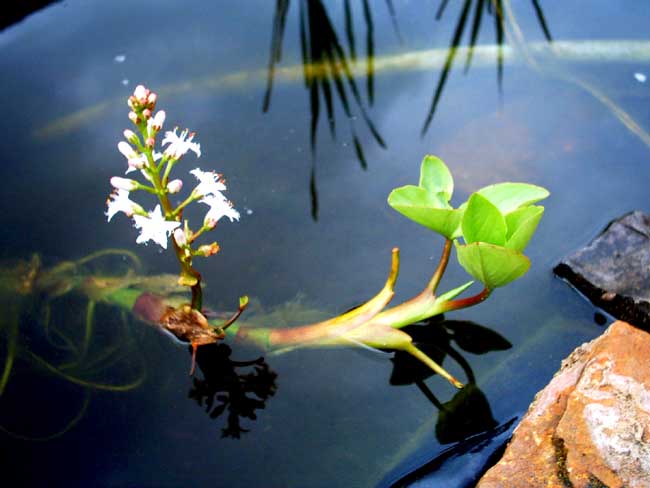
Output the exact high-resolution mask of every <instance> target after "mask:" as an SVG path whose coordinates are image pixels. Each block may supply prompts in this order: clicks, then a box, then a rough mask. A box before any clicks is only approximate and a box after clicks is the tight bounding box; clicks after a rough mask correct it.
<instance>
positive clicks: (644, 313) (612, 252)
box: [554, 211, 650, 331]
mask: <svg viewBox="0 0 650 488" xmlns="http://www.w3.org/2000/svg"><path fill="white" fill-rule="evenodd" d="M649 270H650V215H647V214H645V213H643V212H639V211H636V212H632V213H629V214H627V215H624V216H623V217H621V218H620V219H617V220H614V221H613V222H611V223H610V224H609V225H608V226H607V227H606V228H605V230H604V231H603V232H602V233H601V234H600V235H599V236H598V237H596V238H595V239H594V240H593V241H592V242H591V243H590V244H589V245H587V246H586V247H584V248H583V249H580V250H579V251H577V252H575V253H574V254H572V255H571V256H569V257H567V258H565V259H564V260H562V262H561V263H560V264H558V265H557V266H556V267H555V269H554V272H555V274H557V275H558V276H560V277H561V278H565V279H566V280H567V281H569V283H571V284H572V285H573V286H575V287H576V288H577V289H578V290H579V291H580V292H582V293H583V294H584V295H585V296H587V298H589V300H591V301H592V302H593V303H594V305H596V306H598V307H600V308H602V309H603V310H606V311H607V312H609V313H610V314H612V315H613V316H614V317H616V318H618V319H621V320H625V321H626V322H629V323H632V324H634V325H635V326H637V327H640V328H643V329H645V330H649V331H650V272H649Z"/></svg>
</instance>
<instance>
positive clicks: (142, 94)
mask: <svg viewBox="0 0 650 488" xmlns="http://www.w3.org/2000/svg"><path fill="white" fill-rule="evenodd" d="M133 96H134V97H135V98H136V99H137V101H138V102H140V104H142V105H144V104H145V103H146V102H147V97H148V96H149V90H147V89H146V88H145V87H144V86H143V85H138V86H136V87H135V90H133Z"/></svg>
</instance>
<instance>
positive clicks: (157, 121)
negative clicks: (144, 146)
mask: <svg viewBox="0 0 650 488" xmlns="http://www.w3.org/2000/svg"><path fill="white" fill-rule="evenodd" d="M164 123H165V111H164V110H158V112H156V115H154V116H153V117H152V118H150V119H149V120H147V134H149V135H152V134H153V133H154V132H158V131H159V130H160V129H162V126H163V124H164Z"/></svg>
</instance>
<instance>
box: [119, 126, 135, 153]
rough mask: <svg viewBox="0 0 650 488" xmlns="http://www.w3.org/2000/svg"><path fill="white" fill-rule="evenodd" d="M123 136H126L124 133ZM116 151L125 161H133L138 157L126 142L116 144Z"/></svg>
mask: <svg viewBox="0 0 650 488" xmlns="http://www.w3.org/2000/svg"><path fill="white" fill-rule="evenodd" d="M129 132H130V131H129ZM131 134H133V132H131ZM124 135H125V136H126V135H127V134H126V131H124ZM133 135H135V134H133ZM117 149H118V151H120V152H121V153H122V156H124V157H125V158H126V159H133V158H137V157H138V154H137V153H136V152H135V151H134V150H133V148H132V147H131V146H130V144H129V143H128V142H124V141H120V142H118V143H117Z"/></svg>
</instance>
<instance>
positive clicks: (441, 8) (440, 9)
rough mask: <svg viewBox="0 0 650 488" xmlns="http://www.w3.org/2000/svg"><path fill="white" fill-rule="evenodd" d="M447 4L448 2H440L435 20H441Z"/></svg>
mask: <svg viewBox="0 0 650 488" xmlns="http://www.w3.org/2000/svg"><path fill="white" fill-rule="evenodd" d="M448 3H449V0H442V2H440V6H439V7H438V11H437V12H436V20H440V19H442V14H444V13H445V9H446V8H447V4H448Z"/></svg>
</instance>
